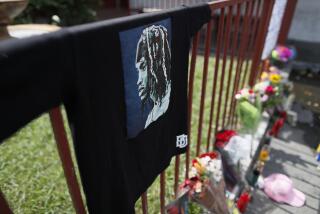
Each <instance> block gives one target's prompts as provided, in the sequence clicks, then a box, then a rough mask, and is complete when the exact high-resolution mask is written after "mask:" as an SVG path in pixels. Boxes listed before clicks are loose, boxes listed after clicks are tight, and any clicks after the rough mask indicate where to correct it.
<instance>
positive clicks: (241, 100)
mask: <svg viewBox="0 0 320 214" xmlns="http://www.w3.org/2000/svg"><path fill="white" fill-rule="evenodd" d="M235 98H236V100H237V101H238V104H237V108H236V113H237V115H238V117H239V119H240V122H241V124H242V129H244V130H251V131H253V130H254V129H255V128H256V127H257V124H258V122H259V121H260V117H261V101H260V98H259V96H257V95H256V93H255V92H254V90H252V89H247V88H244V89H241V90H240V91H239V92H238V93H237V94H236V95H235Z"/></svg>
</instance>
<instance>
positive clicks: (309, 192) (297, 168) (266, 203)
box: [246, 125, 320, 214]
mask: <svg viewBox="0 0 320 214" xmlns="http://www.w3.org/2000/svg"><path fill="white" fill-rule="evenodd" d="M313 128H314V127H313ZM313 128H311V127H310V129H309V130H312V129H313ZM313 130H314V129H313ZM301 132H302V130H301V129H299V128H293V127H290V126H288V125H286V126H285V127H284V128H283V130H282V132H281V136H280V138H282V139H273V140H272V142H271V152H270V161H268V162H267V164H266V166H265V169H264V171H263V175H264V177H266V176H268V175H270V174H272V173H283V174H285V175H287V176H288V177H289V178H291V179H292V181H293V184H294V187H295V188H297V189H299V190H300V191H302V192H303V193H304V194H305V195H306V204H305V205H304V206H303V207H301V208H296V207H291V206H289V205H286V204H279V203H277V202H273V201H272V200H271V199H269V198H268V197H267V196H266V195H265V194H264V192H263V190H256V191H255V193H254V197H253V198H254V199H253V201H252V202H251V203H250V205H249V207H248V209H247V212H246V214H247V213H248V214H284V213H292V214H320V171H319V170H317V169H316V168H317V162H316V160H315V154H314V150H313V149H312V148H313V145H309V142H306V140H304V139H306V138H302V137H301V138H299V137H297V136H296V135H297V134H299V133H300V134H302V136H305V135H307V136H309V134H308V133H301ZM306 132H308V130H307V131H306ZM312 134H316V135H317V136H318V137H319V136H320V132H319V133H312ZM293 136H294V138H293ZM309 137H312V136H309ZM293 139H294V140H295V141H294V140H293ZM296 140H298V141H299V142H297V141H296Z"/></svg>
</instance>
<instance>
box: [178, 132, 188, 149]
mask: <svg viewBox="0 0 320 214" xmlns="http://www.w3.org/2000/svg"><path fill="white" fill-rule="evenodd" d="M176 145H177V147H178V148H181V149H182V148H184V147H186V146H187V145H188V135H185V134H182V135H178V136H177V142H176Z"/></svg>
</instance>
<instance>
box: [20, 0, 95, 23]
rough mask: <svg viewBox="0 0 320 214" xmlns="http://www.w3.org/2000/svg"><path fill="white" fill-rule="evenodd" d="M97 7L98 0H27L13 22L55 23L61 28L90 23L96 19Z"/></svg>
mask: <svg viewBox="0 0 320 214" xmlns="http://www.w3.org/2000/svg"><path fill="white" fill-rule="evenodd" d="M98 5H99V0H29V4H28V6H27V8H26V9H25V10H24V11H23V13H22V14H21V15H19V16H18V17H17V18H16V19H15V21H14V22H15V23H16V24H26V23H48V24H52V23H56V24H58V25H61V26H69V25H75V24H81V23H86V22H91V21H94V20H95V19H96V8H97V7H98ZM53 16H55V17H56V18H55V19H53V18H52V17H53ZM57 17H59V18H58V19H57Z"/></svg>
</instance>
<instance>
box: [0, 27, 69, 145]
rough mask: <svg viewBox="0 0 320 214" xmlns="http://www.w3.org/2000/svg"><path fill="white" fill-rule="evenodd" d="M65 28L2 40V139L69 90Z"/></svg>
mask: <svg viewBox="0 0 320 214" xmlns="http://www.w3.org/2000/svg"><path fill="white" fill-rule="evenodd" d="M66 47H67V39H66V36H65V34H64V33H63V31H59V32H55V33H50V34H46V35H42V36H35V37H30V38H26V39H21V40H19V39H10V40H6V41H3V42H1V43H0V75H1V77H0V98H1V105H0V118H1V125H0V143H1V141H3V140H4V139H5V138H7V137H9V136H10V135H11V134H13V133H14V132H16V131H17V130H18V129H19V128H21V127H22V126H24V125H26V124H27V123H28V122H30V121H31V120H32V119H34V118H35V117H37V116H38V115H40V114H41V113H43V112H45V111H47V110H49V109H50V108H53V107H55V106H58V105H59V104H60V103H61V102H62V100H63V98H64V96H66V93H67V90H68V89H67V87H66V82H67V81H68V80H67V79H68V78H67V73H68V71H69V69H71V64H70V60H69V59H68V57H70V53H68V51H70V50H69V49H68V48H66Z"/></svg>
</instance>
